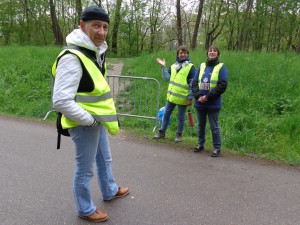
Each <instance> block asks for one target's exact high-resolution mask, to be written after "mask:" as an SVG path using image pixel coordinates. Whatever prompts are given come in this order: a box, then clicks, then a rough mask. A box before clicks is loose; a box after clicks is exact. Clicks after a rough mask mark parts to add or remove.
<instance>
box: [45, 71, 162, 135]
mask: <svg viewBox="0 0 300 225" xmlns="http://www.w3.org/2000/svg"><path fill="white" fill-rule="evenodd" d="M107 82H108V84H109V86H110V89H111V92H112V96H113V99H114V102H115V105H116V109H117V114H118V115H119V116H127V117H136V118H142V119H152V120H155V121H156V124H155V127H154V128H153V131H155V129H156V128H157V126H158V125H159V119H158V116H157V115H158V111H159V100H160V99H159V98H160V91H161V87H160V83H159V82H158V80H156V79H154V78H150V77H133V76H121V75H108V76H107ZM50 84H51V97H52V93H53V78H52V77H51V79H50ZM145 102H146V104H145ZM52 112H55V110H54V108H53V106H52V101H51V109H50V110H49V111H48V112H47V114H46V115H45V117H44V120H46V119H47V118H48V116H49V115H50V114H51V113H52Z"/></svg>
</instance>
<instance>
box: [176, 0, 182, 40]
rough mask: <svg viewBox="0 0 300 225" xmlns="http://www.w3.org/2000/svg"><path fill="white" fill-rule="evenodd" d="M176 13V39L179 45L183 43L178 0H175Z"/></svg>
mask: <svg viewBox="0 0 300 225" xmlns="http://www.w3.org/2000/svg"><path fill="white" fill-rule="evenodd" d="M176 14H177V39H178V46H180V45H183V39H182V25H181V12H180V0H177V4H176Z"/></svg>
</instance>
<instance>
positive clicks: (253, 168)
mask: <svg viewBox="0 0 300 225" xmlns="http://www.w3.org/2000/svg"><path fill="white" fill-rule="evenodd" d="M0 134H1V139H0V179H1V182H0V224H1V225H19V224H20V225H21V224H22V225H62V224H68V225H80V224H90V223H88V222H86V221H84V220H82V219H80V218H78V217H77V216H76V213H75V208H74V203H73V196H72V178H73V171H74V160H73V144H72V142H71V140H70V138H66V137H63V139H62V148H61V149H60V150H56V130H55V128H54V126H53V125H49V124H47V123H45V122H33V121H25V120H20V119H12V118H7V117H1V116H0ZM110 142H111V149H112V155H113V171H114V176H115V179H116V180H117V182H118V184H119V185H120V186H129V187H130V190H131V193H130V195H128V196H126V197H125V198H122V199H115V200H113V201H112V202H104V201H102V199H101V198H100V195H99V188H98V187H97V185H96V182H95V181H96V177H94V178H93V182H92V185H91V186H92V196H93V199H94V202H95V204H96V205H97V206H98V207H99V208H100V209H103V210H105V211H106V212H108V213H109V215H110V218H109V220H108V221H107V222H105V223H103V224H107V225H112V224H113V225H148V224H149V225H150V224H151V225H163V224H166V225H177V224H178V225H184V224H190V225H194V224H195V225H231V224H232V225H299V224H300V171H299V170H297V169H293V168H289V167H282V166H275V165H268V164H265V163H259V162H256V161H251V160H242V159H239V158H232V157H228V156H223V157H220V158H211V157H210V156H209V153H208V152H204V153H200V154H199V153H194V152H193V151H192V150H189V149H182V148H178V147H168V146H167V145H166V144H164V143H161V142H158V143H154V142H152V141H147V140H142V139H134V138H132V137H131V136H130V135H128V134H126V132H124V131H122V132H120V134H118V135H117V136H115V137H112V136H110Z"/></svg>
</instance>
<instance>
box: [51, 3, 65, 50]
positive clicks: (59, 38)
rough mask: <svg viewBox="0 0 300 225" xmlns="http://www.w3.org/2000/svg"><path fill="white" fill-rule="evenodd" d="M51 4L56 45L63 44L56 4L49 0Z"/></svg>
mask: <svg viewBox="0 0 300 225" xmlns="http://www.w3.org/2000/svg"><path fill="white" fill-rule="evenodd" d="M49 5H50V14H51V21H52V31H53V34H54V38H55V44H56V45H63V36H62V32H61V29H60V26H59V24H58V21H57V17H56V12H55V5H54V3H53V0H49Z"/></svg>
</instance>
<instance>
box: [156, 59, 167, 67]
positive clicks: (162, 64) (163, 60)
mask: <svg viewBox="0 0 300 225" xmlns="http://www.w3.org/2000/svg"><path fill="white" fill-rule="evenodd" d="M156 62H158V63H159V64H160V65H161V66H163V67H166V61H165V59H160V58H156Z"/></svg>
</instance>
